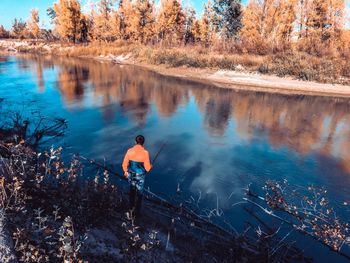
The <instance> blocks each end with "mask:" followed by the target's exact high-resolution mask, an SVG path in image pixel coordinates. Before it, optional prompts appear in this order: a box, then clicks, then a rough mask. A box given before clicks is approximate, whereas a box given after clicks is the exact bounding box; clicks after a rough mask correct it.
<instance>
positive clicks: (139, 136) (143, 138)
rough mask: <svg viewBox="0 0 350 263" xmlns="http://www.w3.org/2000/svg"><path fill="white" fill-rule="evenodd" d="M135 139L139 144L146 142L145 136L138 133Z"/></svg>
mask: <svg viewBox="0 0 350 263" xmlns="http://www.w3.org/2000/svg"><path fill="white" fill-rule="evenodd" d="M135 141H136V143H137V144H140V145H143V144H144V143H145V137H143V136H142V135H137V136H136V138H135Z"/></svg>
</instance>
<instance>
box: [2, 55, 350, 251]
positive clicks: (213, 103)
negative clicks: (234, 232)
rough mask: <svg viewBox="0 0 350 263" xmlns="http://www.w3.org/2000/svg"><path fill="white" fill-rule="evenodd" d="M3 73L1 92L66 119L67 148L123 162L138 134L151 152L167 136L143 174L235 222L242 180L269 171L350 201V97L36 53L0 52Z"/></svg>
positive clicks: (257, 181)
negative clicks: (217, 82) (229, 84)
mask: <svg viewBox="0 0 350 263" xmlns="http://www.w3.org/2000/svg"><path fill="white" fill-rule="evenodd" d="M0 83H1V87H0V97H2V98H6V100H9V101H11V100H17V101H19V100H21V99H27V100H28V99H30V100H31V101H33V102H32V106H33V107H35V108H37V109H40V111H41V113H42V115H44V116H59V117H63V118H66V119H67V120H68V124H69V127H68V130H67V134H66V137H65V138H64V144H65V145H68V146H69V147H67V151H68V152H70V153H76V152H80V153H82V154H84V155H86V156H89V157H93V158H97V159H102V158H106V160H107V161H108V162H109V163H111V164H114V165H117V167H118V169H119V172H121V167H120V164H121V161H122V158H123V155H124V153H125V151H126V150H127V148H128V147H130V146H131V145H132V144H133V139H134V137H135V135H137V134H140V133H141V134H144V135H145V137H146V148H148V149H149V151H150V153H151V155H153V156H154V155H155V153H156V152H157V150H158V149H159V147H160V145H161V144H162V143H163V142H165V141H167V145H166V147H165V148H164V151H163V152H162V153H161V154H160V156H159V158H158V160H157V163H156V165H155V167H154V169H153V171H152V172H151V173H150V174H149V175H148V177H147V180H146V184H147V185H148V186H149V187H150V188H151V189H152V191H155V192H162V193H165V194H167V195H169V196H171V195H173V194H174V193H176V189H177V188H178V186H179V187H180V189H181V191H182V192H183V193H184V195H185V196H186V197H187V198H190V199H191V196H192V198H193V200H198V199H199V198H200V203H201V204H202V206H203V207H206V208H208V209H213V208H217V207H219V208H220V209H222V212H223V213H224V214H223V216H224V217H226V218H228V220H230V221H231V222H233V224H235V219H236V218H244V216H242V213H243V212H242V211H239V210H237V209H231V206H232V204H233V203H236V202H238V201H241V200H242V196H243V195H244V190H243V188H245V187H246V186H247V185H248V184H250V183H252V184H253V185H254V186H255V187H256V188H260V187H261V186H263V183H264V181H265V180H267V179H275V180H283V179H287V180H288V181H289V182H290V183H292V184H298V185H303V186H306V185H310V184H313V185H316V186H323V187H325V188H326V189H327V190H328V194H329V196H330V198H331V200H332V201H334V202H335V203H338V204H341V203H342V202H344V201H348V202H349V199H350V195H349V186H350V107H349V100H346V99H336V98H322V97H311V96H286V95H272V94H266V93H255V92H243V91H234V90H228V89H220V88H216V87H213V86H211V85H209V84H206V83H196V82H191V81H186V80H182V79H178V78H172V77H165V76H161V75H158V74H156V73H154V72H151V71H147V70H144V69H142V68H139V67H133V66H121V65H114V64H109V63H100V62H96V61H91V60H83V59H62V58H47V57H39V56H37V57H35V56H30V55H27V56H18V57H14V56H2V57H0ZM324 253H326V252H324ZM327 256H329V255H328V254H327Z"/></svg>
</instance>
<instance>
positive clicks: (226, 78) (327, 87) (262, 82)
mask: <svg viewBox="0 0 350 263" xmlns="http://www.w3.org/2000/svg"><path fill="white" fill-rule="evenodd" d="M72 49H74V46H67V45H62V44H59V43H43V42H40V43H35V44H33V42H31V41H13V40H0V50H2V51H5V52H11V53H17V52H34V53H43V54H53V55H60V54H61V55H62V54H66V53H67V51H70V50H72ZM83 57H88V58H91V59H96V60H101V61H110V62H113V63H118V64H129V65H130V64H132V65H137V66H141V67H144V68H147V69H150V70H153V71H156V72H158V73H160V74H162V75H167V76H175V77H180V78H187V79H191V80H194V81H200V82H204V83H206V84H208V83H211V84H213V85H215V86H217V87H222V88H231V89H236V90H249V91H261V92H269V93H280V94H291V95H314V96H332V97H350V86H349V85H340V84H323V83H317V82H310V81H302V80H297V79H294V78H292V77H285V78H281V77H277V76H274V75H263V74H260V73H257V72H248V71H246V70H245V69H244V68H243V67H242V66H240V65H238V66H237V69H238V70H236V71H232V70H217V69H208V68H204V69H199V68H191V67H176V68H174V67H169V66H167V65H164V64H161V65H154V64H149V63H145V62H140V61H139V60H138V59H137V58H134V57H133V55H132V54H131V53H125V54H117V55H116V54H108V55H106V56H103V55H101V56H83Z"/></svg>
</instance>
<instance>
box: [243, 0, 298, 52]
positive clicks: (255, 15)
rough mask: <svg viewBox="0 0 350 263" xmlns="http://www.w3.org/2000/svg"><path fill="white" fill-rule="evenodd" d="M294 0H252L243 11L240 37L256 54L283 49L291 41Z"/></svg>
mask: <svg viewBox="0 0 350 263" xmlns="http://www.w3.org/2000/svg"><path fill="white" fill-rule="evenodd" d="M295 7H296V1H295V0H252V1H250V2H249V4H248V6H247V7H246V8H245V9H244V11H243V19H242V25H243V28H242V30H241V32H240V36H241V37H242V39H243V41H244V42H245V43H246V44H247V45H246V47H247V48H248V49H250V50H251V51H256V52H258V53H264V52H267V51H268V49H270V50H271V49H272V50H273V49H283V48H284V47H286V45H288V43H289V42H290V40H291V36H292V32H293V26H294V25H293V23H294V21H295Z"/></svg>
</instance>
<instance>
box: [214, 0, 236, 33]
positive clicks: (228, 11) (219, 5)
mask: <svg viewBox="0 0 350 263" xmlns="http://www.w3.org/2000/svg"><path fill="white" fill-rule="evenodd" d="M213 7H214V10H215V12H216V14H217V16H218V19H217V20H216V21H215V23H216V27H217V28H218V29H220V31H221V34H222V36H223V37H225V38H232V37H235V36H237V33H238V31H239V30H240V28H241V17H242V8H241V1H240V0H214V6H213Z"/></svg>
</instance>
